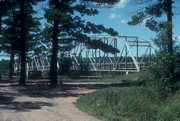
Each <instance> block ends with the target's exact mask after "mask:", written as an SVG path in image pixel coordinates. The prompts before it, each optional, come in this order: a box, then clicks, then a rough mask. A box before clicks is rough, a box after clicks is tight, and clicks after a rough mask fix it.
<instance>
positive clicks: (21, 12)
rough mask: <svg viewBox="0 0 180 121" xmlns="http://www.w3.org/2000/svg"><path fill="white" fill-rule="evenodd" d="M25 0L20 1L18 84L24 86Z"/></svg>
mask: <svg viewBox="0 0 180 121" xmlns="http://www.w3.org/2000/svg"><path fill="white" fill-rule="evenodd" d="M25 2H26V1H25V0H21V1H20V19H21V23H20V25H21V26H20V28H21V33H20V34H21V49H20V55H21V72H20V80H19V85H20V86H25V85H26V83H25V80H26V46H25V45H26V40H25V39H26V37H25V36H26V29H25V27H26V26H25Z"/></svg>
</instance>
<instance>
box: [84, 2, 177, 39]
mask: <svg viewBox="0 0 180 121" xmlns="http://www.w3.org/2000/svg"><path fill="white" fill-rule="evenodd" d="M132 1H133V0H121V2H119V3H118V4H116V5H115V6H114V7H112V8H106V9H99V14H98V15H96V16H91V17H85V19H86V20H88V21H91V22H94V23H96V24H103V25H104V26H105V27H111V28H113V29H114V30H116V31H117V32H118V33H119V35H120V36H137V37H141V38H144V39H146V40H148V41H151V40H152V38H154V37H155V35H156V33H155V32H152V31H151V30H149V29H148V28H147V27H145V25H144V24H140V25H136V26H130V25H128V24H127V22H128V21H130V20H131V16H132V15H133V14H134V13H135V12H136V11H138V10H140V9H142V8H143V6H142V5H137V4H134V3H132ZM174 5H175V6H177V5H178V3H175V4H174ZM179 10H180V9H179ZM176 11H177V10H176ZM179 20H180V14H179V15H176V16H174V18H173V22H174V28H173V30H174V36H177V37H178V38H179V39H180V27H179V24H180V22H179Z"/></svg>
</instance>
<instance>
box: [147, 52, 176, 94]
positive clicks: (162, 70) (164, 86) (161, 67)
mask: <svg viewBox="0 0 180 121" xmlns="http://www.w3.org/2000/svg"><path fill="white" fill-rule="evenodd" d="M174 58H176V59H175V65H176V66H175V75H176V78H175V79H174V80H173V82H172V81H171V79H172V76H173V75H171V73H170V72H169V68H168V67H169V64H170V63H169V62H170V61H171V55H170V54H167V53H166V52H163V51H162V52H159V53H157V55H156V57H155V59H154V60H153V62H152V64H151V72H152V78H151V80H150V81H152V82H153V83H152V84H153V87H154V88H156V90H157V91H158V92H159V93H160V94H161V95H162V96H168V95H169V94H170V95H171V94H172V93H173V92H174V90H177V89H179V88H180V83H179V81H180V80H179V78H178V75H179V74H180V70H179V68H180V66H179V64H180V62H179V57H178V56H177V55H176V56H174Z"/></svg>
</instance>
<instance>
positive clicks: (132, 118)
mask: <svg viewBox="0 0 180 121" xmlns="http://www.w3.org/2000/svg"><path fill="white" fill-rule="evenodd" d="M179 98H180V95H179V94H178V93H177V94H176V95H174V97H173V98H172V99H169V100H167V99H163V98H160V96H159V95H158V93H156V92H155V91H154V90H153V89H151V88H142V87H126V88H112V87H111V88H107V89H103V90H98V91H96V92H93V93H90V94H88V95H86V96H83V97H81V98H80V99H78V101H77V103H76V105H77V106H78V107H79V108H80V109H82V110H83V111H86V112H88V113H90V114H92V115H95V116H97V117H100V118H105V119H107V120H109V121H166V120H167V121H169V120H168V119H170V120H171V121H178V120H179V118H180V115H179V113H180V110H179V108H178V107H179V106H180V103H179V102H178V100H179ZM171 106H172V107H171ZM160 119H161V120H160Z"/></svg>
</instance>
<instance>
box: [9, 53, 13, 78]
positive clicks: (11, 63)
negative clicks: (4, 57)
mask: <svg viewBox="0 0 180 121" xmlns="http://www.w3.org/2000/svg"><path fill="white" fill-rule="evenodd" d="M13 74H14V51H13V50H11V57H10V65H9V80H12V76H13Z"/></svg>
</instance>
